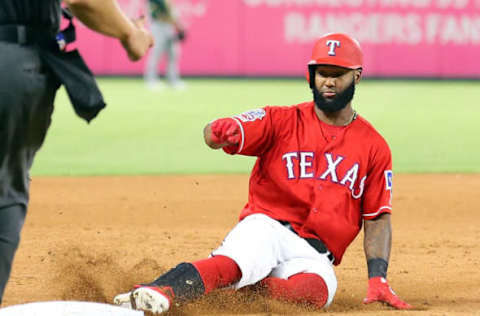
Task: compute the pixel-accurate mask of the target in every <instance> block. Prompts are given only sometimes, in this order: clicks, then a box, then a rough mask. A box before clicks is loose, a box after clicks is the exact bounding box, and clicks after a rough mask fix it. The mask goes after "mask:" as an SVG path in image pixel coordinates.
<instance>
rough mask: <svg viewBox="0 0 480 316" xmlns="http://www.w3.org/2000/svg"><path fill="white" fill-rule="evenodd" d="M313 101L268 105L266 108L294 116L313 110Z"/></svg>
mask: <svg viewBox="0 0 480 316" xmlns="http://www.w3.org/2000/svg"><path fill="white" fill-rule="evenodd" d="M312 107H313V102H302V103H299V104H294V105H267V106H266V107H265V110H266V111H267V112H270V113H272V114H275V115H283V116H287V117H288V116H292V115H299V114H300V113H302V112H308V111H311V110H312Z"/></svg>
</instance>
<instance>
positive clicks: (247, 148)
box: [224, 102, 393, 264]
mask: <svg viewBox="0 0 480 316" xmlns="http://www.w3.org/2000/svg"><path fill="white" fill-rule="evenodd" d="M314 106H315V105H314V103H313V102H307V103H302V104H298V105H294V106H267V107H265V108H262V109H257V110H251V111H247V112H245V113H242V114H240V115H237V116H234V117H233V119H235V120H236V122H237V123H238V124H239V126H240V131H241V133H242V135H241V140H240V143H239V145H238V148H237V150H236V152H230V151H227V150H225V148H224V150H225V151H226V152H228V153H230V154H240V155H246V156H257V161H256V163H255V166H254V168H253V170H252V173H251V176H250V184H249V198H248V203H247V204H246V206H245V207H244V209H243V210H242V213H241V214H240V219H243V218H245V217H246V216H248V215H251V214H255V213H263V214H266V215H268V216H270V217H271V218H274V219H277V220H280V221H288V222H289V223H290V224H291V225H292V227H293V228H294V229H295V231H296V232H297V233H298V234H299V235H300V236H302V237H305V238H319V239H321V240H322V241H323V242H324V243H325V244H326V245H327V246H328V249H329V250H330V251H331V252H332V253H333V254H334V256H335V264H339V263H340V261H341V259H342V256H343V253H344V251H345V249H346V247H347V246H348V245H349V244H350V243H351V242H352V241H353V239H354V238H355V236H356V235H357V234H358V232H359V231H360V228H361V226H362V224H361V223H362V220H371V219H374V218H376V217H377V216H379V215H380V214H383V213H390V212H391V209H392V207H391V192H392V175H393V173H392V171H391V170H392V161H391V153H390V149H389V147H388V145H387V143H386V142H385V140H384V139H383V137H382V136H381V135H380V134H379V133H378V132H377V131H376V130H375V129H374V128H373V127H372V126H371V125H370V123H368V122H367V121H366V120H365V119H364V118H362V117H361V116H357V117H356V119H355V120H354V121H352V122H351V123H350V124H349V125H347V126H345V127H332V126H327V125H326V124H325V123H323V122H321V121H320V120H319V118H318V117H317V115H316V113H315V110H314Z"/></svg>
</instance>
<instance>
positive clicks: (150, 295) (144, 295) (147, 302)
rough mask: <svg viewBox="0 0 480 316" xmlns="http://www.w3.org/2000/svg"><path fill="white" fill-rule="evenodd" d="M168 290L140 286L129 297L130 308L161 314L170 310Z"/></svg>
mask: <svg viewBox="0 0 480 316" xmlns="http://www.w3.org/2000/svg"><path fill="white" fill-rule="evenodd" d="M168 290H170V291H171V289H170V288H159V287H155V286H140V287H139V288H136V289H134V290H133V291H132V292H131V295H130V302H131V306H132V308H133V309H135V310H141V311H145V312H152V313H154V314H161V313H164V312H166V311H168V309H169V308H170V304H171V298H170V297H169V296H168Z"/></svg>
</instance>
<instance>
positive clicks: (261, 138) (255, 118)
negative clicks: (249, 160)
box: [223, 107, 275, 156]
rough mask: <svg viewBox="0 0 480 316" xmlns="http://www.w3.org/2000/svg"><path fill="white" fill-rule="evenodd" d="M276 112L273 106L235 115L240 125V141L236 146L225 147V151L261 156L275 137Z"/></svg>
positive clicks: (234, 117)
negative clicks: (274, 116)
mask: <svg viewBox="0 0 480 316" xmlns="http://www.w3.org/2000/svg"><path fill="white" fill-rule="evenodd" d="M274 112H275V111H274V110H273V108H272V107H264V108H260V109H255V110H250V111H247V112H244V113H242V114H239V115H235V116H233V117H232V118H233V119H234V120H235V121H236V122H237V124H239V126H240V132H241V139H240V143H239V144H238V146H235V147H234V148H231V147H224V148H223V149H224V151H225V152H226V153H228V154H241V155H246V156H259V155H261V154H262V153H264V152H265V151H266V150H267V149H268V148H269V147H270V146H271V144H272V140H273V138H274V126H273V123H272V122H273V121H274V120H273V119H272V115H274Z"/></svg>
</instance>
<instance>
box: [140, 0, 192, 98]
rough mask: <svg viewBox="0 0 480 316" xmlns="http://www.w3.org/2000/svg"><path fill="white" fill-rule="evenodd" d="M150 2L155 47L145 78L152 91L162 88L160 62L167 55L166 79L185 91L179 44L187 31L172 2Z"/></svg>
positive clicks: (160, 0) (154, 0) (152, 0)
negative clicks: (180, 69)
mask: <svg viewBox="0 0 480 316" xmlns="http://www.w3.org/2000/svg"><path fill="white" fill-rule="evenodd" d="M148 2H149V8H150V16H151V20H152V21H151V30H152V35H153V37H154V38H155V45H154V46H153V49H152V52H151V53H150V56H149V57H148V60H147V63H146V64H145V74H144V77H145V80H146V82H147V86H148V87H149V88H150V89H152V90H157V89H159V88H161V85H160V83H159V82H158V62H159V61H160V59H161V58H162V57H163V56H164V55H166V57H167V66H166V70H165V78H166V80H167V82H168V83H169V84H170V85H171V86H172V87H173V88H175V89H183V88H185V83H184V82H183V81H182V80H180V72H179V69H178V61H179V58H180V44H179V42H180V41H183V40H184V38H185V30H184V28H183V26H182V24H181V23H180V18H179V17H178V14H177V13H176V12H175V10H174V7H173V3H172V1H168V0H149V1H148Z"/></svg>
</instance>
